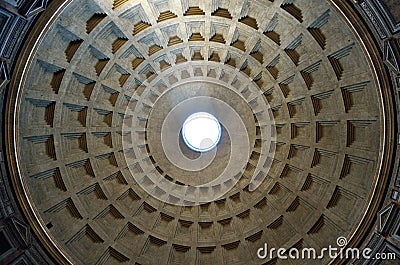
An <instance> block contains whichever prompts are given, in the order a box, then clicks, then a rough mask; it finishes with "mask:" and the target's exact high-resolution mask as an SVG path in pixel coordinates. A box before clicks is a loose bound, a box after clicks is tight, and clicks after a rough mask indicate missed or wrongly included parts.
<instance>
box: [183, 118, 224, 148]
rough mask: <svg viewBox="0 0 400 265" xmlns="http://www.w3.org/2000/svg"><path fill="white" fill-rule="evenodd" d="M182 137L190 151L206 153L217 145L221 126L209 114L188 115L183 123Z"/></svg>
mask: <svg viewBox="0 0 400 265" xmlns="http://www.w3.org/2000/svg"><path fill="white" fill-rule="evenodd" d="M182 136H183V140H184V142H185V144H186V145H187V146H188V147H189V148H190V149H192V150H194V151H198V152H207V151H210V150H211V149H213V148H214V147H216V146H217V144H218V143H219V140H220V139H221V125H220V124H219V121H218V120H217V118H215V117H214V116H213V115H211V114H210V113H207V112H197V113H194V114H192V115H190V116H189V117H188V118H187V119H186V120H185V122H184V123H183V126H182Z"/></svg>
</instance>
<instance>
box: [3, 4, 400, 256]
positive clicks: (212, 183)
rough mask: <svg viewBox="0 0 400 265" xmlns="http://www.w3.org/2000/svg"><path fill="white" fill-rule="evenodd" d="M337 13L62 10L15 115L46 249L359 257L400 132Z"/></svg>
mask: <svg viewBox="0 0 400 265" xmlns="http://www.w3.org/2000/svg"><path fill="white" fill-rule="evenodd" d="M339 2H340V3H339ZM341 2H343V1H330V0H329V1H328V0H327V1H325V0H324V1H321V0H311V1H309V0H279V1H274V0H259V1H255V0H246V1H228V0H213V1H201V0H181V1H165V0H131V1H126V0H114V1H103V0H85V1H84V0H71V1H57V0H54V1H52V2H51V4H50V5H49V7H48V9H47V10H46V11H45V12H44V13H43V15H42V16H41V17H40V18H39V19H38V21H37V22H36V24H35V26H34V27H33V29H32V32H31V33H30V35H29V37H28V39H27V41H26V44H25V46H24V48H23V49H22V52H21V55H20V58H19V59H18V63H17V67H16V69H17V73H18V75H17V76H18V78H15V79H14V81H13V83H12V84H13V90H12V93H11V100H10V102H12V103H10V104H9V105H8V108H7V115H6V121H7V123H8V124H10V126H12V127H11V128H12V129H10V130H8V131H7V137H8V138H7V139H8V140H9V144H8V152H9V154H10V157H11V158H10V165H11V166H10V167H11V172H12V173H11V174H12V175H13V178H14V182H13V183H14V184H13V185H14V186H15V187H16V188H15V189H16V190H17V193H18V194H19V193H21V195H18V197H19V203H20V204H21V205H22V208H23V211H24V212H25V214H26V215H27V216H29V218H28V219H29V222H31V223H32V224H34V229H33V230H34V232H35V233H36V234H37V235H39V238H40V240H41V241H43V242H45V243H44V244H45V248H47V249H49V251H50V252H51V253H52V255H53V257H55V259H56V260H57V261H58V262H65V263H72V264H119V263H126V264H264V263H265V262H267V263H266V264H292V263H291V262H292V261H290V262H289V261H287V262H286V261H282V260H279V259H278V258H277V256H276V255H275V256H272V257H268V258H266V259H262V258H260V257H259V256H258V255H257V253H258V252H257V251H258V250H259V249H260V248H262V247H263V246H264V244H268V246H269V247H274V248H276V249H278V248H285V249H288V250H290V249H297V250H301V249H304V248H313V249H316V250H317V251H321V250H322V249H323V248H325V247H327V246H329V245H332V246H336V247H338V246H339V247H346V246H347V247H351V246H359V245H360V242H361V240H362V238H363V237H365V236H366V233H367V230H368V227H370V226H371V222H372V219H373V217H374V216H375V215H376V212H377V208H378V207H379V205H380V204H381V202H382V199H383V197H382V196H383V192H382V191H383V190H384V189H385V188H386V187H387V185H388V184H387V183H388V182H387V181H388V178H390V177H389V174H390V173H389V172H390V169H389V168H390V159H391V158H392V156H393V148H394V146H393V145H394V143H393V137H394V136H393V130H394V129H393V127H394V125H393V124H395V119H394V116H393V115H392V108H393V106H392V103H391V94H390V93H389V92H388V88H387V87H388V85H387V80H386V79H385V73H382V71H381V70H380V68H379V67H380V65H379V64H378V63H377V60H378V59H377V58H378V57H377V56H378V55H377V54H378V53H377V52H376V46H375V44H374V43H373V42H372V41H371V39H370V38H369V37H368V36H367V37H366V36H365V35H363V33H364V32H366V31H365V28H364V27H363V26H362V24H361V23H360V22H359V21H360V20H359V19H358V18H355V17H352V15H351V13H350V12H349V11H348V10H347V8H348V7H347V6H346V5H345V4H343V3H341ZM339 238H340V239H344V240H345V242H346V244H344V245H338V244H339ZM285 262H286V263H285ZM293 262H294V261H293ZM330 262H340V261H339V259H338V258H335V257H329V256H328V255H326V256H324V257H322V258H321V259H319V260H307V261H304V260H300V261H296V263H299V264H328V263H330Z"/></svg>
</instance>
